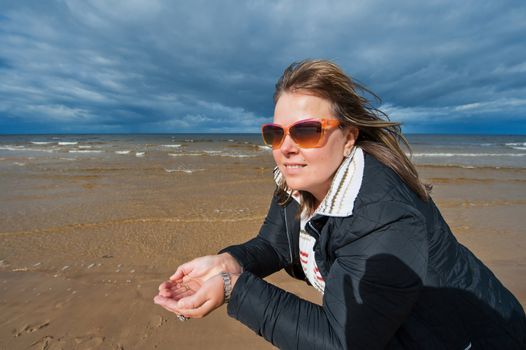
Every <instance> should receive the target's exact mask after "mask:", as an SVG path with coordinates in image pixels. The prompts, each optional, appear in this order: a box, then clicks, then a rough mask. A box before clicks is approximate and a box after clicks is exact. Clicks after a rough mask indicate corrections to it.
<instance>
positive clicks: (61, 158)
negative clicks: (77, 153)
mask: <svg viewBox="0 0 526 350" xmlns="http://www.w3.org/2000/svg"><path fill="white" fill-rule="evenodd" d="M59 159H60V160H69V161H71V160H77V158H63V157H60V158H59Z"/></svg>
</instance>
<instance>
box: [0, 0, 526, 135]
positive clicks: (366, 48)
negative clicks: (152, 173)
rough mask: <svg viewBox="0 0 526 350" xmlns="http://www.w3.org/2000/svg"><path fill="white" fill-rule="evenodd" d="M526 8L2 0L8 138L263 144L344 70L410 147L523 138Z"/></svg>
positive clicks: (508, 4)
mask: <svg viewBox="0 0 526 350" xmlns="http://www.w3.org/2000/svg"><path fill="white" fill-rule="evenodd" d="M525 37H526V2H525V1H523V0H517V1H507V0H493V1H486V0H465V1H458V0H455V1H449V0H440V1H438V0H430V1H408V0H407V1H406V0H398V1H391V0H384V1H371V0H367V1H365V0H359V1H351V0H349V1H276V0H269V1H191V2H190V1H170V0H113V1H111V0H93V1H91V0H89V1H88V0H48V1H41V0H35V1H29V0H28V1H7V0H5V1H4V0H0V133H78V132H81V133H123V132H144V133H147V132H170V133H173V132H258V130H259V125H260V124H261V123H263V122H267V121H270V120H271V119H272V113H273V102H272V93H273V87H274V83H275V81H276V80H277V78H278V77H279V76H280V74H281V73H282V72H283V70H284V68H285V67H286V66H287V65H289V64H290V63H291V62H293V61H297V60H301V59H305V58H326V59H330V60H333V61H335V62H336V63H338V64H339V65H340V66H342V67H343V69H344V70H345V71H346V72H347V73H348V74H350V75H351V76H352V77H354V78H355V79H357V80H359V81H361V82H362V83H364V84H365V85H366V86H368V87H369V88H370V89H371V90H373V91H374V92H376V93H377V94H378V95H379V96H380V97H381V98H382V100H383V101H382V105H381V108H382V109H384V110H385V111H386V112H387V113H388V114H389V115H390V117H391V119H392V120H396V121H401V122H402V123H403V130H404V131H405V132H410V133H479V134H480V133H482V134H485V133H502V134H526V45H525V41H524V38H525Z"/></svg>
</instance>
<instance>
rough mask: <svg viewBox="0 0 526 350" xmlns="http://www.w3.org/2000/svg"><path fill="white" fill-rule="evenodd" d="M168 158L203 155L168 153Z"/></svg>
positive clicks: (199, 154) (198, 154)
mask: <svg viewBox="0 0 526 350" xmlns="http://www.w3.org/2000/svg"><path fill="white" fill-rule="evenodd" d="M168 155H169V156H170V157H183V156H192V157H195V156H202V155H203V153H168Z"/></svg>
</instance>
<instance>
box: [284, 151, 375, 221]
mask: <svg viewBox="0 0 526 350" xmlns="http://www.w3.org/2000/svg"><path fill="white" fill-rule="evenodd" d="M364 164H365V162H364V154H363V150H362V149H361V148H360V147H358V146H355V147H354V148H353V150H352V152H351V155H350V156H349V157H346V158H345V159H344V161H343V162H342V164H341V165H340V167H339V168H338V170H337V171H336V173H335V175H334V178H333V180H332V183H331V187H330V188H329V192H327V195H326V196H325V198H324V199H323V201H322V202H321V203H320V205H319V207H318V209H316V211H315V213H314V214H315V215H316V214H320V215H325V216H336V217H347V216H350V215H352V212H353V209H354V201H355V199H356V197H357V196H358V192H359V191H360V187H361V186H362V179H363V172H364ZM274 181H275V182H276V184H277V185H278V186H279V185H280V184H281V183H282V181H284V178H283V175H282V174H281V172H280V171H279V169H278V167H276V168H274ZM287 192H288V193H289V194H291V196H292V197H293V198H294V199H295V200H296V201H297V202H298V203H301V195H300V194H299V192H297V191H292V190H288V191H287ZM291 192H292V193H291Z"/></svg>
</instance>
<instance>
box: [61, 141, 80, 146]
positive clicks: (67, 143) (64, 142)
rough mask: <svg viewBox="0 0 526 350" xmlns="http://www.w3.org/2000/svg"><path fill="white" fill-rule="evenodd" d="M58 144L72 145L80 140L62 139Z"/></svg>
mask: <svg viewBox="0 0 526 350" xmlns="http://www.w3.org/2000/svg"><path fill="white" fill-rule="evenodd" d="M58 144H59V145H60V146H71V145H76V144H78V142H76V141H60V142H59V143H58Z"/></svg>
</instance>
